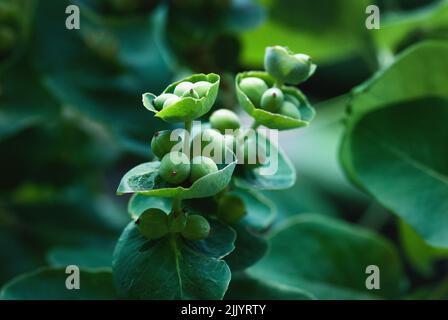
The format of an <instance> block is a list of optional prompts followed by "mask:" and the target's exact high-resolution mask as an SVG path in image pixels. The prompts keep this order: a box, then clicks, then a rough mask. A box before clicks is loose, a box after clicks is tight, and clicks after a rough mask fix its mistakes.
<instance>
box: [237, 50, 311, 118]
mask: <svg viewBox="0 0 448 320" xmlns="http://www.w3.org/2000/svg"><path fill="white" fill-rule="evenodd" d="M264 67H265V69H266V71H267V73H268V74H269V75H270V76H271V77H272V78H274V79H275V84H274V86H273V87H271V88H269V87H268V85H267V84H266V82H265V81H264V80H263V79H260V78H257V77H247V78H243V79H242V80H241V81H240V83H239V86H240V89H241V90H242V91H243V92H244V94H245V95H246V96H247V97H248V98H249V100H250V101H251V102H252V104H253V105H254V106H255V108H261V109H264V110H266V111H269V112H271V113H278V114H282V115H284V116H287V117H290V118H293V119H297V120H300V119H301V114H300V111H299V108H300V101H299V100H298V99H297V98H296V97H295V96H294V95H292V94H288V93H285V92H284V91H283V90H282V87H283V84H285V83H286V84H294V85H296V84H299V83H301V82H303V81H305V80H307V79H308V78H309V77H310V76H311V75H312V74H313V73H314V70H315V67H316V66H315V65H314V64H313V63H312V62H311V59H310V57H309V56H307V55H305V54H294V53H292V52H290V51H288V49H286V48H284V47H280V46H275V47H268V48H267V49H266V54H265V60H264Z"/></svg>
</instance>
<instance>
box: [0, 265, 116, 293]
mask: <svg viewBox="0 0 448 320" xmlns="http://www.w3.org/2000/svg"><path fill="white" fill-rule="evenodd" d="M68 276H70V274H67V273H65V268H43V269H40V270H37V271H34V272H31V273H26V274H23V275H21V276H18V277H17V278H15V279H13V280H11V281H10V282H8V283H7V284H6V285H5V286H4V287H3V288H2V290H1V291H0V299H2V300H92V299H94V300H111V299H115V298H116V294H115V289H114V286H113V283H112V273H111V272H110V271H101V270H98V271H91V270H88V269H81V270H80V289H79V290H74V289H73V290H69V289H67V287H66V285H65V281H66V279H67V277H68Z"/></svg>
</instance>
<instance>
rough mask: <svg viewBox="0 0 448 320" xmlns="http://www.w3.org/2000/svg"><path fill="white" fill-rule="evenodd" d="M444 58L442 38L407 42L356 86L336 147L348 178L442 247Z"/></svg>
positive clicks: (447, 186)
mask: <svg viewBox="0 0 448 320" xmlns="http://www.w3.org/2000/svg"><path fill="white" fill-rule="evenodd" d="M447 56H448V46H447V45H446V44H442V43H425V44H422V45H418V46H415V47H414V48H412V49H410V50H408V51H407V52H405V53H404V54H403V55H402V56H401V57H400V58H398V59H397V61H396V62H395V63H394V64H393V65H391V66H390V68H388V69H386V70H384V71H383V72H381V73H379V74H377V75H376V77H374V78H373V79H371V80H370V81H368V82H367V83H365V84H364V85H362V86H360V87H358V88H356V89H355V90H354V92H353V99H352V100H351V102H350V114H349V116H348V118H347V121H346V122H347V128H346V132H345V136H344V140H343V142H342V146H341V150H340V155H341V161H342V164H343V166H344V169H345V171H346V174H347V176H348V177H349V178H350V179H351V180H352V181H353V182H354V183H355V184H357V185H358V186H359V187H361V188H362V189H364V190H365V191H367V192H368V193H369V194H371V195H372V196H373V197H375V198H376V199H377V200H378V201H379V202H380V203H381V204H383V205H384V206H385V207H386V208H388V209H390V210H391V211H393V212H394V213H396V214H397V215H398V216H400V217H401V218H403V219H404V220H405V221H406V222H407V223H408V224H410V225H411V226H412V227H413V228H414V229H415V230H416V231H417V232H418V233H419V234H420V235H421V236H422V237H423V238H424V239H425V240H426V241H427V242H429V243H430V244H432V245H434V246H442V247H447V246H448V234H447V232H446V229H447V228H448V216H447V215H446V212H447V211H448V178H447V176H448V165H447V164H448V149H447V148H446V141H447V138H448V135H447V134H448V131H447V130H446V123H447V121H448V62H447V59H446V57H447ZM410 79H418V81H410ZM422 84H424V85H422Z"/></svg>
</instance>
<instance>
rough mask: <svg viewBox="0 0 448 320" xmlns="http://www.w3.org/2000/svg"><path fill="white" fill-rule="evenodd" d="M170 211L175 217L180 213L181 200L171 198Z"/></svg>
mask: <svg viewBox="0 0 448 320" xmlns="http://www.w3.org/2000/svg"><path fill="white" fill-rule="evenodd" d="M172 211H173V214H174V215H175V216H178V215H179V214H181V213H182V200H181V199H180V198H173V205H172Z"/></svg>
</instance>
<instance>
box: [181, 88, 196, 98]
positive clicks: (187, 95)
mask: <svg viewBox="0 0 448 320" xmlns="http://www.w3.org/2000/svg"><path fill="white" fill-rule="evenodd" d="M182 98H195V99H199V95H198V93H197V92H196V90H194V89H193V88H191V89H190V90H187V91H185V92H184V94H183V95H182Z"/></svg>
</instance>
